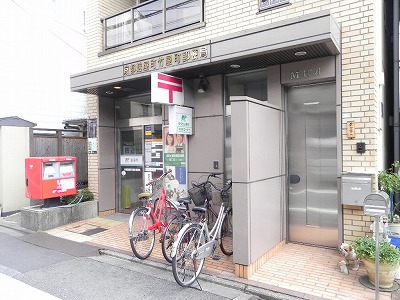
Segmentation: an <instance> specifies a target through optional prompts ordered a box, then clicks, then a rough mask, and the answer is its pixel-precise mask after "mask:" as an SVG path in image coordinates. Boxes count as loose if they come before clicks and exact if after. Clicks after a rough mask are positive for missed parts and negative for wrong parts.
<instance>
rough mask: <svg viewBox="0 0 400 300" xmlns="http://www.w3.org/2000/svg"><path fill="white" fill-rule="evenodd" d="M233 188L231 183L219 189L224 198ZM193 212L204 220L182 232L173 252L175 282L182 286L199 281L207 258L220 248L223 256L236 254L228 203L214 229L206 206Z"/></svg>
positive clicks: (230, 211)
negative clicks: (210, 226) (200, 215)
mask: <svg viewBox="0 0 400 300" xmlns="http://www.w3.org/2000/svg"><path fill="white" fill-rule="evenodd" d="M213 186H214V185H213ZM214 187H215V186H214ZM231 187H232V182H231V181H230V180H229V181H228V182H227V183H226V185H225V186H224V187H223V188H222V189H219V191H220V193H221V195H223V194H224V193H227V192H228V191H229V190H230V189H231ZM215 188H216V187H215ZM192 210H193V211H195V212H202V213H203V215H204V217H203V218H202V219H201V220H200V221H199V222H191V223H188V224H186V225H185V226H184V227H183V228H182V229H181V230H180V231H179V233H178V237H177V239H176V241H175V242H174V244H173V246H172V250H171V257H172V272H173V274H174V278H175V281H176V282H177V283H178V284H179V285H181V286H190V285H192V284H193V282H194V281H196V280H197V278H198V276H199V275H200V273H201V270H202V268H203V265H204V261H205V259H206V258H207V257H210V256H213V255H214V251H215V249H216V248H217V246H218V245H219V246H220V247H221V250H222V251H223V252H224V254H227V255H232V253H233V248H232V233H233V229H232V208H231V207H230V206H229V203H225V202H222V203H221V207H220V210H219V213H218V217H217V220H216V222H215V224H214V226H213V227H212V229H211V230H209V229H208V226H207V219H206V217H205V215H206V212H207V207H194V208H193V209H192Z"/></svg>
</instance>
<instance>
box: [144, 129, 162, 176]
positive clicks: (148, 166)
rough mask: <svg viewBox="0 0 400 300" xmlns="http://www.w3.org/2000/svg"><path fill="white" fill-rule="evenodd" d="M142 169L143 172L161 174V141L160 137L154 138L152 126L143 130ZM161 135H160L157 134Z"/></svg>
mask: <svg viewBox="0 0 400 300" xmlns="http://www.w3.org/2000/svg"><path fill="white" fill-rule="evenodd" d="M144 129H145V130H144V157H145V162H144V168H145V172H157V171H159V172H163V170H164V168H163V156H162V154H163V140H162V137H161V136H159V137H158V136H155V134H153V133H154V130H153V126H152V125H146V126H145V128H144ZM159 135H161V134H159Z"/></svg>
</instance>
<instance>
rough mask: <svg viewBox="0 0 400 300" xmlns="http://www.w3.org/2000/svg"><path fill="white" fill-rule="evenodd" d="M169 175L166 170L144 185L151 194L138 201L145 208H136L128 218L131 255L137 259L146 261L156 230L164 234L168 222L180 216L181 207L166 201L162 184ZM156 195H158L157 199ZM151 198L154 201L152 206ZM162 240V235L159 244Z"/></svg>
mask: <svg viewBox="0 0 400 300" xmlns="http://www.w3.org/2000/svg"><path fill="white" fill-rule="evenodd" d="M170 173H171V170H168V171H167V172H165V173H163V174H162V175H161V176H160V177H159V178H157V179H155V180H153V181H151V182H149V183H147V184H146V185H147V186H150V185H151V186H152V192H144V193H141V194H139V195H138V198H139V199H140V200H142V201H145V202H146V204H145V206H140V207H138V208H137V209H136V210H135V211H133V212H132V214H131V216H130V217H129V232H128V234H129V241H130V244H131V248H132V251H133V253H134V254H135V256H136V257H137V258H139V259H146V258H148V257H149V256H150V254H151V253H152V251H153V248H154V242H155V236H156V230H157V231H158V232H159V233H162V232H164V229H165V228H166V227H167V226H168V223H169V221H171V220H173V218H176V217H177V215H179V214H182V207H180V206H177V205H176V204H175V203H173V202H172V201H170V200H169V199H167V195H166V191H165V188H164V184H163V182H164V178H165V177H166V176H167V175H168V174H170ZM157 194H159V196H158V197H157ZM153 198H155V199H156V200H155V201H154V205H153ZM174 213H175V214H174ZM162 239H163V235H161V239H160V242H161V243H162V242H163V240H162ZM163 252H164V251H163Z"/></svg>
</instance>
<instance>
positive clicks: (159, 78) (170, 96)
mask: <svg viewBox="0 0 400 300" xmlns="http://www.w3.org/2000/svg"><path fill="white" fill-rule="evenodd" d="M151 102H152V103H163V104H176V105H183V102H184V94H183V80H182V79H181V78H178V77H174V76H171V75H167V74H163V73H158V72H153V73H151Z"/></svg>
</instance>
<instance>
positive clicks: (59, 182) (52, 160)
mask: <svg viewBox="0 0 400 300" xmlns="http://www.w3.org/2000/svg"><path fill="white" fill-rule="evenodd" d="M75 194H76V157H73V156H56V157H29V158H26V159H25V196H26V197H27V198H30V199H32V200H44V199H50V198H56V197H60V196H69V195H75Z"/></svg>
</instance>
